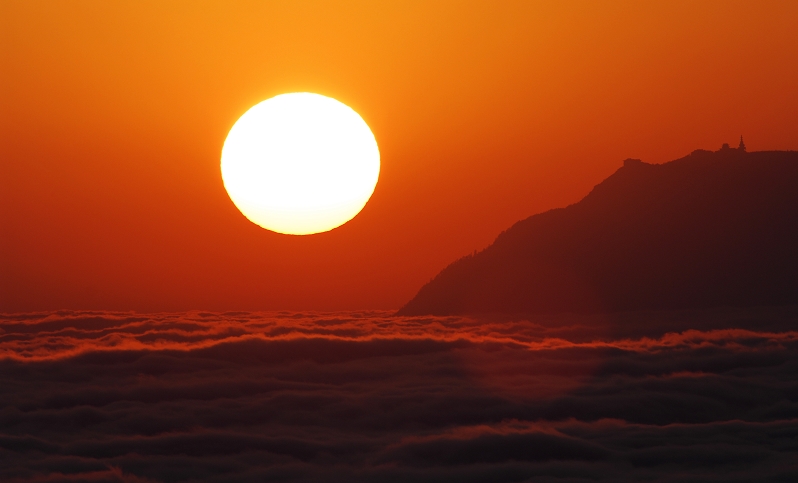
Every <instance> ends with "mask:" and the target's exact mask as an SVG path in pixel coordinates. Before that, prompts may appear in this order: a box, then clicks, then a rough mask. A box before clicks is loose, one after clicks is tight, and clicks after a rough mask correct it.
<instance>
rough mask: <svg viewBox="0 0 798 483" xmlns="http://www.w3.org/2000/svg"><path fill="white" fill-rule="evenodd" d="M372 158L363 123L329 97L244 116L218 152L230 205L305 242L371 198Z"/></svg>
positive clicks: (273, 105)
mask: <svg viewBox="0 0 798 483" xmlns="http://www.w3.org/2000/svg"><path fill="white" fill-rule="evenodd" d="M379 174H380V152H379V149H378V148H377V141H376V140H375V139H374V134H372V132H371V129H369V127H368V125H367V124H366V122H365V121H364V120H363V118H361V117H360V115H359V114H358V113H356V112H355V111H354V110H352V108H350V107H349V106H347V105H345V104H343V103H341V102H339V101H337V100H335V99H332V98H330V97H326V96H322V95H319V94H312V93H308V92H296V93H291V94H282V95H279V96H276V97H272V98H271V99H267V100H265V101H263V102H261V103H259V104H257V105H255V106H254V107H252V108H251V109H249V110H248V111H247V112H245V113H244V115H243V116H241V117H240V118H239V119H238V121H236V123H235V124H234V125H233V127H232V129H230V132H229V133H228V135H227V139H226V140H225V142H224V147H223V148H222V180H223V181H224V187H225V189H226V190H227V193H228V194H229V195H230V199H232V200H233V203H234V204H235V205H236V207H238V209H239V210H241V213H243V214H244V216H246V217H247V218H248V219H249V220H250V221H252V222H253V223H255V224H257V225H260V226H262V227H263V228H266V229H267V230H271V231H275V232H278V233H285V234H290V235H310V234H312V233H321V232H324V231H329V230H332V229H333V228H336V227H338V226H341V225H343V224H344V223H346V222H347V221H349V220H351V219H352V218H354V217H355V215H357V214H358V213H359V212H360V210H362V209H363V207H364V206H365V205H366V202H367V201H368V200H369V198H370V197H371V194H372V193H373V192H374V187H375V186H376V184H377V178H378V177H379Z"/></svg>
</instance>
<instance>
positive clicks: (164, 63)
mask: <svg viewBox="0 0 798 483" xmlns="http://www.w3.org/2000/svg"><path fill="white" fill-rule="evenodd" d="M796 18H798V4H796V3H794V2H779V1H775V2H767V1H765V2H749V3H742V2H731V3H730V2H698V3H696V2H666V3H658V4H653V3H644V4H641V3H640V2H613V3H612V4H609V5H607V4H599V3H595V2H556V3H550V2H540V3H539V2H526V1H518V2H501V3H500V4H493V3H486V2H412V3H409V2H396V3H388V4H386V3H385V2H380V3H379V4H377V3H374V2H322V3H316V2H314V3H297V2H256V1H240V2H185V3H181V2H169V3H163V2H136V3H97V2H82V1H75V2H69V3H46V4H41V3H37V2H25V1H4V2H2V4H0V45H1V48H2V53H1V55H2V59H3V66H4V67H3V70H2V74H0V83H1V84H0V137H1V138H2V139H1V141H0V158H1V159H2V160H3V161H2V164H0V226H2V231H1V232H0V270H1V271H2V276H0V311H28V310H45V309H57V308H75V309H86V308H96V309H112V310H129V309H133V310H142V311H160V310H187V309H208V310H229V309H246V310H278V309H284V308H285V309H301V310H308V309H313V310H342V309H358V308H368V309H390V308H398V307H399V306H400V305H401V304H402V303H404V302H406V301H407V300H408V299H409V298H410V297H411V296H412V295H413V294H414V293H415V291H416V290H417V289H418V288H419V287H420V286H421V285H422V284H423V283H424V282H426V281H427V280H429V278H430V277H432V276H433V275H434V274H435V273H437V272H438V271H439V270H440V269H441V268H443V267H444V266H445V265H447V264H448V263H449V262H451V261H452V260H454V259H456V258H458V257H460V256H462V255H464V254H466V253H470V252H472V251H473V250H475V249H479V248H482V247H484V246H485V245H487V244H488V243H490V242H491V241H492V240H493V238H494V237H495V236H496V235H497V234H498V233H499V232H500V231H501V230H503V229H505V228H507V227H508V226H509V225H511V224H512V223H513V222H515V221H517V220H519V219H522V218H525V217H527V216H529V215H531V214H533V213H536V212H541V211H544V210H547V209H550V208H554V207H559V206H564V205H566V204H568V203H572V202H575V201H577V200H578V199H579V198H580V197H582V196H584V195H585V194H586V193H587V192H588V191H589V189H590V188H591V187H592V186H593V185H595V184H596V183H598V182H600V181H601V180H602V179H603V178H605V177H606V176H608V175H609V174H610V173H612V172H613V171H614V170H615V169H616V168H618V167H619V166H620V165H621V160H623V159H625V158H629V157H634V158H640V159H643V160H644V161H647V162H664V161H668V160H671V159H675V158H677V157H680V156H683V155H685V154H687V153H689V152H691V151H692V150H694V149H696V148H705V149H717V148H718V147H719V146H720V145H721V143H724V142H735V141H736V140H737V138H738V136H739V135H740V134H743V135H745V139H746V143H747V145H748V147H749V150H765V149H798V144H796V138H795V132H796V130H797V129H798V92H797V91H796V89H795V86H796V85H798V67H796V62H795V59H796V58H798V31H797V30H796V29H795V28H794V27H795V19H796ZM297 91H308V92H317V93H319V94H323V95H327V96H330V97H333V98H336V99H338V100H340V101H341V102H344V103H345V104H347V105H348V106H351V107H352V108H353V109H354V110H355V111H357V112H358V113H359V114H360V115H362V116H363V118H364V120H365V121H366V122H367V123H368V124H369V126H370V127H371V128H372V130H373V132H374V135H375V137H376V139H377V142H378V144H379V146H380V152H381V161H382V166H381V173H380V181H379V183H378V185H377V188H376V191H375V192H374V195H373V197H372V198H371V200H370V201H369V203H368V204H367V205H366V207H365V208H364V209H363V211H362V212H361V213H360V215H358V216H357V217H356V218H355V219H354V220H352V221H351V222H349V223H347V224H345V225H344V226H342V227H340V228H338V229H336V230H333V231H332V232H329V233H326V234H322V235H316V236H313V237H309V238H306V239H294V238H288V237H283V236H280V235H276V234H273V233H269V232H266V231H264V230H262V229H260V228H258V227H257V226H255V225H253V224H252V223H250V222H249V221H247V220H246V219H245V218H244V217H243V216H242V215H241V214H240V213H239V212H238V211H237V210H236V209H235V207H234V206H233V205H232V203H231V202H230V200H229V198H228V197H227V195H226V194H225V192H224V188H223V186H222V182H221V176H220V170H219V162H220V152H221V148H222V144H223V142H224V139H225V136H226V134H227V133H228V131H229V130H230V127H231V126H232V125H233V123H234V122H235V120H236V119H238V118H239V117H240V116H241V115H242V114H243V113H244V112H245V111H246V110H247V109H249V108H250V107H252V106H253V105H255V104H257V103H258V102H260V101H262V100H264V99H267V98H269V97H272V96H274V95H277V94H280V93H284V92H297Z"/></svg>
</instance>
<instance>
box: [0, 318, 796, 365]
mask: <svg viewBox="0 0 798 483" xmlns="http://www.w3.org/2000/svg"><path fill="white" fill-rule="evenodd" d="M578 322H579V321H578V319H577V320H575V321H572V322H571V323H570V324H564V325H563V326H560V327H557V328H556V329H551V328H549V329H547V328H546V327H542V326H541V325H540V324H537V323H534V322H530V321H503V322H488V321H485V320H476V319H469V318H461V317H428V318H422V317H391V316H390V314H387V313H380V312H366V313H362V314H354V315H353V314H351V313H340V314H335V313H330V314H293V313H283V314H280V313H270V314H269V313H254V314H247V313H239V314H211V313H189V314H160V315H152V316H148V317H141V316H136V315H131V314H124V313H101V312H76V313H69V312H64V313H59V314H43V315H41V316H36V315H33V316H29V317H24V318H20V319H14V318H11V319H7V320H5V321H3V322H2V323H0V359H10V360H17V361H31V362H33V361H44V360H58V359H63V358H67V357H74V356H77V355H80V354H85V353H90V352H97V351H100V352H102V351H191V350H198V349H205V348H209V347H214V346H217V345H219V344H230V343H246V342H247V341H261V342H287V341H299V340H309V341H328V342H333V343H335V342H338V343H341V344H342V346H341V347H339V348H338V349H339V350H341V351H342V352H346V351H347V349H346V347H350V348H351V347H355V346H356V345H358V343H370V342H376V343H377V345H378V346H380V347H383V346H382V345H380V344H381V343H387V344H388V345H390V344H391V343H393V342H396V341H411V342H412V341H421V342H423V341H427V342H429V343H442V344H445V345H446V347H448V348H449V349H456V348H457V347H467V346H471V345H485V346H488V347H496V348H500V347H507V348H513V349H522V350H530V351H550V350H554V351H556V350H567V349H618V350H621V351H632V352H650V353H656V352H658V351H663V350H668V351H680V350H696V349H700V348H713V347H715V348H724V349H726V350H733V351H744V352H745V351H760V350H769V349H784V347H785V344H794V343H795V342H796V341H798V331H778V332H773V331H767V330H759V331H757V330H748V329H741V328H733V329H714V330H697V329H690V330H686V331H683V332H670V333H666V334H664V335H661V336H658V337H640V338H628V337H608V336H606V335H604V336H601V334H590V335H593V336H594V337H593V338H588V339H584V338H574V337H571V336H570V335H571V334H572V333H578V332H580V331H582V332H583V331H584V328H583V326H581V325H580V324H579V323H578ZM551 332H555V334H551ZM553 335H554V336H553ZM596 336H597V337H596ZM385 347H387V346H385ZM377 350H378V351H379V350H380V349H377ZM278 352H279V351H278ZM388 352H390V349H388ZM375 355H377V354H375Z"/></svg>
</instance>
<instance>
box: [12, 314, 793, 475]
mask: <svg viewBox="0 0 798 483" xmlns="http://www.w3.org/2000/svg"><path fill="white" fill-rule="evenodd" d="M796 312H797V311H796V310H795V309H792V308H783V309H749V310H746V311H741V310H721V309H717V310H708V311H693V312H668V313H628V314H621V315H616V316H612V317H608V316H602V317H597V316H596V317H592V316H579V317H577V316H556V317H555V316H551V317H547V318H539V319H535V320H513V319H492V320H489V319H482V320H478V319H468V318H461V317H424V318H421V317H419V318H413V317H393V316H391V315H390V314H386V313H372V312H369V313H337V314H297V313H269V314H261V313H227V314H210V313H184V314H156V315H147V316H144V315H140V314H124V313H85V312H58V313H45V314H28V315H5V316H2V317H3V318H2V322H0V354H1V355H2V361H0V479H2V480H3V481H42V482H58V481H64V482H68V481H94V482H106V481H108V482H111V481H113V482H178V481H181V482H182V481H185V482H188V481H211V482H213V481H325V482H330V481H348V482H358V481H361V482H369V481H380V482H393V481H395V482H405V481H422V482H423V481H430V482H432V481H435V482H440V481H444V482H445V481H457V482H469V481H474V482H476V481H491V482H503V481H504V482H515V481H532V480H533V481H589V480H590V481H593V480H604V481H638V480H646V481H670V480H673V479H674V478H676V477H677V475H678V478H679V479H680V480H682V481H690V480H694V481H713V480H715V481H793V480H794V479H795V478H796V477H798V464H797V463H796V461H798V458H796V456H798V442H797V441H798V378H796V377H795V376H796V374H798V331H796V330H793V327H795V322H794V321H795V320H796V317H795V315H796Z"/></svg>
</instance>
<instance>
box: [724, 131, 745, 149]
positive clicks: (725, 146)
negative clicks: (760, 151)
mask: <svg viewBox="0 0 798 483" xmlns="http://www.w3.org/2000/svg"><path fill="white" fill-rule="evenodd" d="M733 149H734V148H732V147H731V146H729V143H723V145H722V146H721V147H720V151H723V152H729V151H731V150H733ZM737 151H740V152H742V153H744V152H745V143H744V142H743V136H742V135H740V145H739V146H737Z"/></svg>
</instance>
